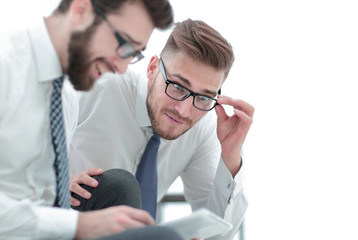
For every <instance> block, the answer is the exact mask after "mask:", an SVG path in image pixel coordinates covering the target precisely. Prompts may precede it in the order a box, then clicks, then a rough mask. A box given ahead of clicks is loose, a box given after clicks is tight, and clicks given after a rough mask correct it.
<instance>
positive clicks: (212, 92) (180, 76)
mask: <svg viewBox="0 0 358 240" xmlns="http://www.w3.org/2000/svg"><path fill="white" fill-rule="evenodd" d="M171 76H172V77H176V78H179V79H180V80H181V81H183V82H184V83H185V84H186V85H188V87H189V88H190V87H191V83H190V82H189V80H188V79H186V78H185V77H183V76H182V75H180V74H179V73H178V74H173V75H171ZM190 91H191V90H190ZM192 92H193V91H192ZM197 94H200V95H203V93H197ZM204 94H207V95H211V96H216V95H217V94H218V93H217V92H215V91H210V90H208V89H205V90H204Z"/></svg>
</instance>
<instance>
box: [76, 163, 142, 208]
mask: <svg viewBox="0 0 358 240" xmlns="http://www.w3.org/2000/svg"><path fill="white" fill-rule="evenodd" d="M93 178H95V179H96V180H97V181H98V186H97V187H95V188H93V187H89V186H86V185H81V186H82V187H83V188H85V189H86V190H87V191H89V192H90V193H91V194H92V197H91V198H90V199H88V200H87V199H85V198H82V197H81V196H79V195H77V194H75V193H72V196H73V197H74V198H76V199H78V200H80V201H81V205H80V206H78V207H72V208H73V209H75V210H78V211H83V212H84V211H91V210H99V209H103V208H107V207H111V206H117V205H127V206H131V207H135V208H141V207H142V204H141V197H140V196H141V194H140V187H139V185H138V182H137V180H136V178H135V177H134V176H133V174H131V173H130V172H128V171H126V170H123V169H110V170H107V171H105V172H104V173H103V174H102V175H99V176H93Z"/></svg>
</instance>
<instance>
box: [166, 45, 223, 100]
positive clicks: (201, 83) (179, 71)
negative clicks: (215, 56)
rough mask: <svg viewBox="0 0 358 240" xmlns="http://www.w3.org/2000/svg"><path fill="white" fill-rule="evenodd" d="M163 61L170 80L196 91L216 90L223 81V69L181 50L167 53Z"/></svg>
mask: <svg viewBox="0 0 358 240" xmlns="http://www.w3.org/2000/svg"><path fill="white" fill-rule="evenodd" d="M163 62H164V65H165V70H166V72H167V77H168V78H169V79H170V80H172V81H176V82H178V83H180V84H183V85H184V86H186V87H188V88H189V89H190V90H192V91H195V92H198V93H204V92H206V91H210V92H217V91H218V90H219V89H220V88H221V86H222V84H223V82H224V76H225V73H224V71H223V70H222V71H221V70H216V69H215V68H213V67H211V66H209V65H206V64H204V63H201V62H198V61H196V60H195V59H193V58H192V57H189V56H188V55H186V54H184V53H182V52H177V53H173V54H170V55H167V56H166V57H165V58H163Z"/></svg>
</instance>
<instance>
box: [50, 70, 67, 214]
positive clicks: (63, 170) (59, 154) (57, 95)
mask: <svg viewBox="0 0 358 240" xmlns="http://www.w3.org/2000/svg"><path fill="white" fill-rule="evenodd" d="M62 85H63V77H60V78H58V79H55V80H54V81H53V90H52V95H51V107H50V124H51V135H52V144H53V147H54V151H55V163H54V168H55V172H56V199H55V204H54V206H56V207H62V208H70V187H69V173H68V159H67V149H66V137H65V126H64V122H63V112H62V99H61V90H62Z"/></svg>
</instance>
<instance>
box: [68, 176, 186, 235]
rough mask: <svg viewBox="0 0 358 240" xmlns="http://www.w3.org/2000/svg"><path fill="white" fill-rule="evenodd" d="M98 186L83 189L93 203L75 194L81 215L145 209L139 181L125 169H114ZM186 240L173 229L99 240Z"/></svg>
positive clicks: (132, 231) (151, 229)
mask: <svg viewBox="0 0 358 240" xmlns="http://www.w3.org/2000/svg"><path fill="white" fill-rule="evenodd" d="M94 178H95V179H96V180H97V181H98V186H97V187H95V188H93V187H89V186H86V185H81V186H82V187H83V188H85V189H86V190H87V191H89V192H90V193H91V194H92V196H91V198H90V199H88V200H87V199H85V198H82V197H81V196H79V195H77V194H75V193H72V196H73V197H74V198H76V199H78V200H79V201H81V205H80V206H78V207H73V209H76V210H78V211H91V210H99V209H103V208H107V207H111V206H117V205H127V206H131V207H134V208H141V207H142V201H141V192H140V187H139V184H138V182H137V179H136V178H135V177H134V176H133V174H131V173H130V172H128V171H126V170H123V169H110V170H107V171H105V172H104V173H103V174H102V175H99V176H94ZM137 239H138V240H141V239H145V240H158V239H160V240H182V238H181V237H180V236H179V235H178V234H177V233H176V232H175V231H174V230H172V229H170V228H166V227H158V226H148V227H142V228H133V229H130V230H127V231H124V232H121V233H118V234H115V235H111V236H107V237H103V238H99V239H97V240H137Z"/></svg>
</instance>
